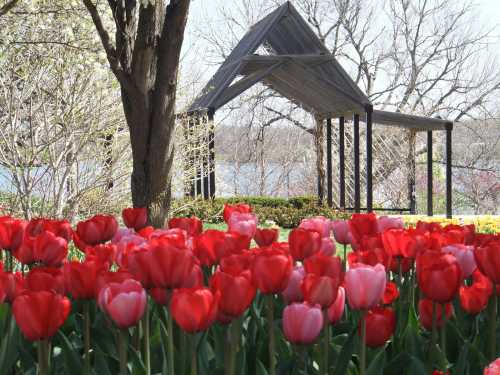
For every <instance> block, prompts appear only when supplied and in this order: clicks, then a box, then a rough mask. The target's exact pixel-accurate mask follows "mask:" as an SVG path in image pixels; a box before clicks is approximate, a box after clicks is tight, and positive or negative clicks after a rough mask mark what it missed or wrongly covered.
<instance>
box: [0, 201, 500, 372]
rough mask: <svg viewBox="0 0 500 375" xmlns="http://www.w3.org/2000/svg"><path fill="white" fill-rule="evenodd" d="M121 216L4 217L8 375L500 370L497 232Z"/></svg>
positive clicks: (141, 213) (392, 221)
mask: <svg viewBox="0 0 500 375" xmlns="http://www.w3.org/2000/svg"><path fill="white" fill-rule="evenodd" d="M122 217H123V222H124V223H125V225H126V228H125V227H123V228H120V227H119V225H118V222H117V220H116V219H115V218H114V217H113V216H107V215H97V216H94V217H92V218H90V219H88V220H85V221H81V222H79V223H78V224H77V225H76V227H75V228H72V226H71V225H70V223H68V222H67V221H64V220H62V221H61V220H49V219H33V220H31V221H29V222H27V221H24V220H18V219H15V218H12V217H0V247H1V248H2V249H3V254H2V257H3V265H2V266H3V267H2V269H3V270H2V271H1V273H0V301H1V302H3V304H2V305H1V306H0V330H1V335H0V369H1V370H0V373H1V374H41V375H47V374H99V375H101V374H123V375H125V374H147V375H149V374H160V373H161V374H169V375H170V374H176V375H186V374H191V375H196V374H203V375H205V374H207V375H209V374H227V375H232V374H238V375H240V374H249V375H254V374H257V375H265V374H269V375H275V374H297V375H299V374H335V375H343V374H353V375H354V374H361V375H365V374H370V375H373V374H395V375H396V374H398V375H400V374H453V375H459V374H478V375H480V374H484V375H492V374H500V360H498V361H495V359H496V358H497V355H498V345H497V338H498V330H497V321H498V318H497V294H498V293H500V234H498V233H477V232H476V228H475V226H474V225H455V224H449V225H441V224H439V223H427V222H423V221H419V222H417V223H415V226H411V227H408V228H404V226H403V221H402V220H401V219H398V218H389V217H383V216H382V217H377V216H376V215H375V214H354V215H352V217H351V218H350V219H349V220H345V221H331V220H329V219H327V218H325V217H321V216H318V217H312V218H306V219H303V220H302V222H301V223H300V225H299V226H298V227H297V228H295V229H293V230H291V231H290V233H289V235H288V241H287V242H278V239H279V229H277V228H259V226H258V218H257V217H256V216H255V214H253V213H252V209H251V207H250V206H248V205H246V204H235V205H226V206H225V207H224V221H225V222H226V223H227V228H228V230H227V231H221V230H214V229H208V230H205V231H204V230H203V223H202V222H201V221H200V220H199V219H197V218H196V217H191V218H173V219H171V220H169V222H168V224H167V226H166V227H165V228H159V229H158V228H157V229H155V228H152V227H149V226H147V225H146V224H147V212H146V210H145V209H142V208H130V209H125V210H124V211H123V213H122ZM348 247H350V248H351V249H352V251H351V252H349V253H348V254H346V250H347V248H348ZM337 253H338V254H339V255H340V256H338V255H336V254H337Z"/></svg>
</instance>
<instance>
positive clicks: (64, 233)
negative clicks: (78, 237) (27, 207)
mask: <svg viewBox="0 0 500 375" xmlns="http://www.w3.org/2000/svg"><path fill="white" fill-rule="evenodd" d="M43 232H51V233H53V234H55V235H56V236H57V237H62V238H64V239H65V240H66V241H67V242H69V241H71V239H72V238H73V229H72V228H71V224H70V223H69V221H67V220H51V219H44V218H40V219H31V220H30V221H29V222H28V225H27V226H26V234H27V235H28V236H30V237H36V236H38V235H39V234H41V233H43Z"/></svg>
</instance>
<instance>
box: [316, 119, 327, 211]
mask: <svg viewBox="0 0 500 375" xmlns="http://www.w3.org/2000/svg"><path fill="white" fill-rule="evenodd" d="M314 119H315V120H316V130H315V132H314V145H315V148H316V173H317V177H318V203H319V204H320V205H322V204H323V202H324V199H325V163H324V159H325V127H324V118H323V117H322V116H319V115H316V116H315V117H314Z"/></svg>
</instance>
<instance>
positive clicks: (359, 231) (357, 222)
mask: <svg viewBox="0 0 500 375" xmlns="http://www.w3.org/2000/svg"><path fill="white" fill-rule="evenodd" d="M349 230H350V232H351V236H352V242H354V243H356V244H361V240H362V239H363V237H375V236H377V235H378V233H377V216H376V215H375V214H374V213H368V214H353V215H352V216H351V220H349Z"/></svg>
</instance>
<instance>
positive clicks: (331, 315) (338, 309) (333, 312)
mask: <svg viewBox="0 0 500 375" xmlns="http://www.w3.org/2000/svg"><path fill="white" fill-rule="evenodd" d="M344 308H345V290H344V288H343V287H339V290H338V292H337V298H336V299H335V302H334V303H332V304H331V305H330V307H329V308H328V310H327V316H328V321H329V322H330V324H336V323H337V322H338V321H339V320H340V318H342V315H343V314H344Z"/></svg>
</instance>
